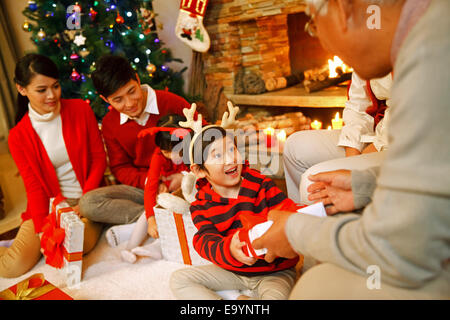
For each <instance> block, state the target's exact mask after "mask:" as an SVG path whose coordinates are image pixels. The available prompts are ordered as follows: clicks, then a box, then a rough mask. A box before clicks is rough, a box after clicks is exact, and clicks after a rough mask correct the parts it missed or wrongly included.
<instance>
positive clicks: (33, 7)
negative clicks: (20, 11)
mask: <svg viewBox="0 0 450 320" xmlns="http://www.w3.org/2000/svg"><path fill="white" fill-rule="evenodd" d="M28 10H30V11H33V12H34V11H36V10H37V4H36V1H28Z"/></svg>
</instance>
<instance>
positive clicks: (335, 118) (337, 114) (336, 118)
mask: <svg viewBox="0 0 450 320" xmlns="http://www.w3.org/2000/svg"><path fill="white" fill-rule="evenodd" d="M334 120H336V121H338V120H339V112H337V113H336V116H335V117H334Z"/></svg>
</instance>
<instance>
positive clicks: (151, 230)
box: [147, 216, 159, 239]
mask: <svg viewBox="0 0 450 320" xmlns="http://www.w3.org/2000/svg"><path fill="white" fill-rule="evenodd" d="M147 223H148V228H147V232H148V234H149V236H150V237H152V238H154V239H158V238H159V233H158V226H157V225H156V219H155V217H154V216H151V217H149V218H148V220H147Z"/></svg>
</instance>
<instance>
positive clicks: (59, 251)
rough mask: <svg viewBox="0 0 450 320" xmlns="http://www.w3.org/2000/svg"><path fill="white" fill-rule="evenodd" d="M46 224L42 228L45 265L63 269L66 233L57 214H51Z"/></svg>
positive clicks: (46, 219)
mask: <svg viewBox="0 0 450 320" xmlns="http://www.w3.org/2000/svg"><path fill="white" fill-rule="evenodd" d="M45 221H46V223H45V224H44V227H43V228H42V230H43V232H44V233H43V234H42V238H41V247H42V249H44V255H45V257H46V259H45V263H47V264H48V265H50V266H52V267H55V268H59V269H60V268H62V267H63V264H64V259H63V256H64V253H63V252H64V248H63V241H64V238H65V236H66V232H65V231H64V229H63V228H60V227H59V223H58V218H57V216H56V212H54V211H53V212H51V213H50V214H49V215H48V216H47V217H46V218H45Z"/></svg>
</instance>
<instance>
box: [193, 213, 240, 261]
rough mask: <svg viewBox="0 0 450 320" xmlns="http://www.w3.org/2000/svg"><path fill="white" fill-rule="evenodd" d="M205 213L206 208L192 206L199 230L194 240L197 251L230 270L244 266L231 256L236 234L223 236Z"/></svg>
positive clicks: (195, 222) (194, 219)
mask: <svg viewBox="0 0 450 320" xmlns="http://www.w3.org/2000/svg"><path fill="white" fill-rule="evenodd" d="M206 211H208V210H206ZM204 213H205V210H204V206H201V205H199V206H195V205H192V206H191V214H192V220H193V221H194V224H195V226H196V227H197V229H198V231H197V233H196V234H195V235H194V239H193V244H194V248H195V250H196V251H197V252H198V254H199V255H200V256H201V257H203V258H205V259H207V260H209V261H211V262H212V263H214V264H216V265H218V266H219V267H223V268H225V269H228V268H229V267H241V266H243V263H241V262H239V261H237V260H236V259H235V258H233V256H232V255H231V251H230V243H231V239H232V237H233V235H234V233H231V234H228V235H227V236H224V235H222V233H221V232H219V230H217V228H216V227H215V225H214V223H213V222H212V221H211V220H210V219H208V218H207V217H206V216H205V214H204ZM236 231H237V230H236ZM227 267H228V268H227Z"/></svg>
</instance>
